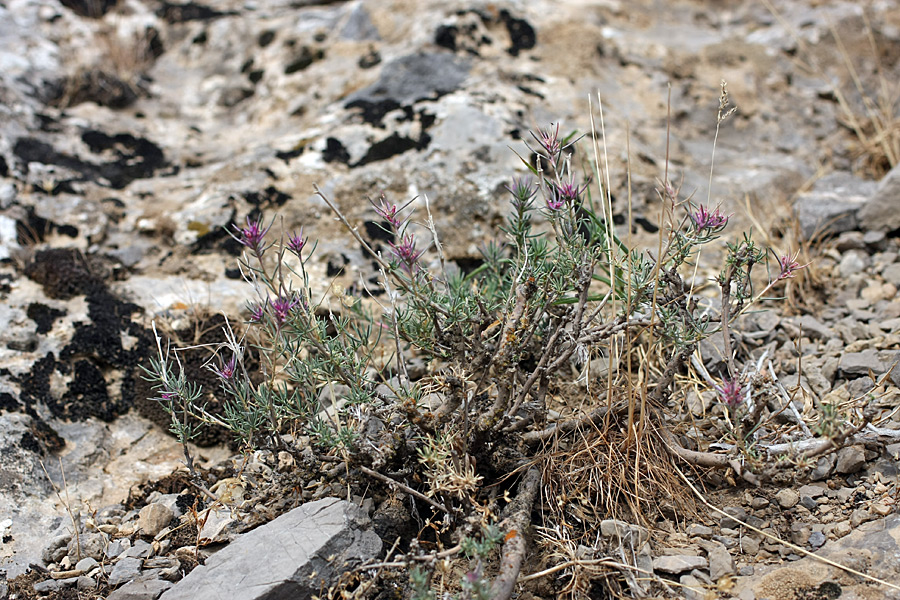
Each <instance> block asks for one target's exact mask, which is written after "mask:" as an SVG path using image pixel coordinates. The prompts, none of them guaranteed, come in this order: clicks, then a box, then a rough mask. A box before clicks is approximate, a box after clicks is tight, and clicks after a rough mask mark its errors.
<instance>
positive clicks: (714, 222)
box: [691, 205, 730, 232]
mask: <svg viewBox="0 0 900 600" xmlns="http://www.w3.org/2000/svg"><path fill="white" fill-rule="evenodd" d="M729 218H730V217H726V216H725V215H723V214H722V213H720V212H719V208H718V207H716V210H714V211H713V212H710V211H708V210H707V209H706V207H705V206H702V205H701V206H700V208H698V209H697V212H695V213H694V214H692V215H691V220H692V221H693V222H694V228H695V229H696V230H697V231H698V232H699V231H704V230H707V229H708V230H710V231H719V230H721V229H722V228H723V227H725V226H726V225H727V224H728V219H729Z"/></svg>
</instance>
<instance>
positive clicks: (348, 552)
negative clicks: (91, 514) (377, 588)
mask: <svg viewBox="0 0 900 600" xmlns="http://www.w3.org/2000/svg"><path fill="white" fill-rule="evenodd" d="M368 523H369V520H368V518H367V517H366V516H365V515H364V514H362V513H361V512H360V511H359V509H357V507H356V506H355V505H354V504H351V503H349V502H346V501H343V500H338V499H337V498H323V499H321V500H317V501H315V502H310V503H308V504H304V505H302V506H300V507H298V508H295V509H294V510H292V511H290V512H288V513H286V514H283V515H281V516H280V517H278V518H277V519H275V520H273V521H271V522H269V523H267V524H265V525H262V526H260V527H257V528H256V529H254V530H253V531H250V532H249V533H245V534H243V535H241V536H238V537H237V538H235V540H234V541H233V542H231V544H229V545H228V546H226V547H225V548H224V549H222V550H220V551H218V552H216V553H215V554H213V555H212V556H210V557H209V558H208V559H207V560H206V564H204V565H202V566H199V567H197V568H195V569H194V570H193V571H191V572H190V574H188V576H187V577H185V578H184V579H182V580H181V581H180V582H178V583H177V584H176V585H175V587H173V588H172V589H170V590H168V591H167V592H165V593H164V594H163V595H162V599H163V600H218V599H219V598H229V599H231V600H254V599H257V598H260V599H261V598H267V599H275V598H308V597H311V596H312V595H313V594H319V593H320V592H321V590H322V589H327V587H328V586H329V585H330V583H331V581H332V580H333V578H334V577H336V576H337V575H338V574H339V573H341V572H342V571H343V569H344V564H345V563H346V562H347V561H348V560H351V559H363V560H364V559H367V558H373V557H375V556H377V555H378V553H379V552H380V551H381V539H380V538H379V537H378V536H377V535H376V534H375V533H374V532H373V531H371V530H369V529H367V528H366V527H367V526H368Z"/></svg>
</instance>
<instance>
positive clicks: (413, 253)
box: [388, 234, 425, 271]
mask: <svg viewBox="0 0 900 600" xmlns="http://www.w3.org/2000/svg"><path fill="white" fill-rule="evenodd" d="M388 243H389V244H390V245H391V252H393V253H394V255H395V256H396V257H397V258H399V259H400V262H401V263H402V264H403V268H404V269H406V270H407V271H412V269H413V267H414V266H415V264H416V262H417V261H418V260H419V257H420V256H422V254H424V253H425V251H424V250H416V238H415V237H413V236H412V235H411V234H408V235H405V236H403V240H402V241H401V242H400V243H399V244H395V243H393V242H388Z"/></svg>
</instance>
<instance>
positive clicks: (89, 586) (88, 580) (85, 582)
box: [0, 575, 97, 598]
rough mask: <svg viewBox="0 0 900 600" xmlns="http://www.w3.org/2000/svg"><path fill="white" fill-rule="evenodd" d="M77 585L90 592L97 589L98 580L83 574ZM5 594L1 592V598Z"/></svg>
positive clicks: (83, 590)
mask: <svg viewBox="0 0 900 600" xmlns="http://www.w3.org/2000/svg"><path fill="white" fill-rule="evenodd" d="M75 587H76V588H78V590H79V591H82V592H89V591H91V590H95V589H97V582H96V581H94V578H93V577H88V576H87V575H82V576H81V577H79V578H78V581H77V582H76V583H75ZM2 597H3V595H2V594H0V598H2Z"/></svg>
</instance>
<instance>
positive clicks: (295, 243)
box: [287, 227, 306, 258]
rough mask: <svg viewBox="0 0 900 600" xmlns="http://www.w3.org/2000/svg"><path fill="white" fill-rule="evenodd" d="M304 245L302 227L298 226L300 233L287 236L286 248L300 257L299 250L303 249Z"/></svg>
mask: <svg viewBox="0 0 900 600" xmlns="http://www.w3.org/2000/svg"><path fill="white" fill-rule="evenodd" d="M305 245H306V240H305V239H303V228H302V227H301V228H300V233H298V234H294V235H292V236H290V237H289V238H288V243H287V248H288V250H290V251H291V252H293V253H294V254H296V255H297V258H300V252H301V251H302V250H303V246H305Z"/></svg>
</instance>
